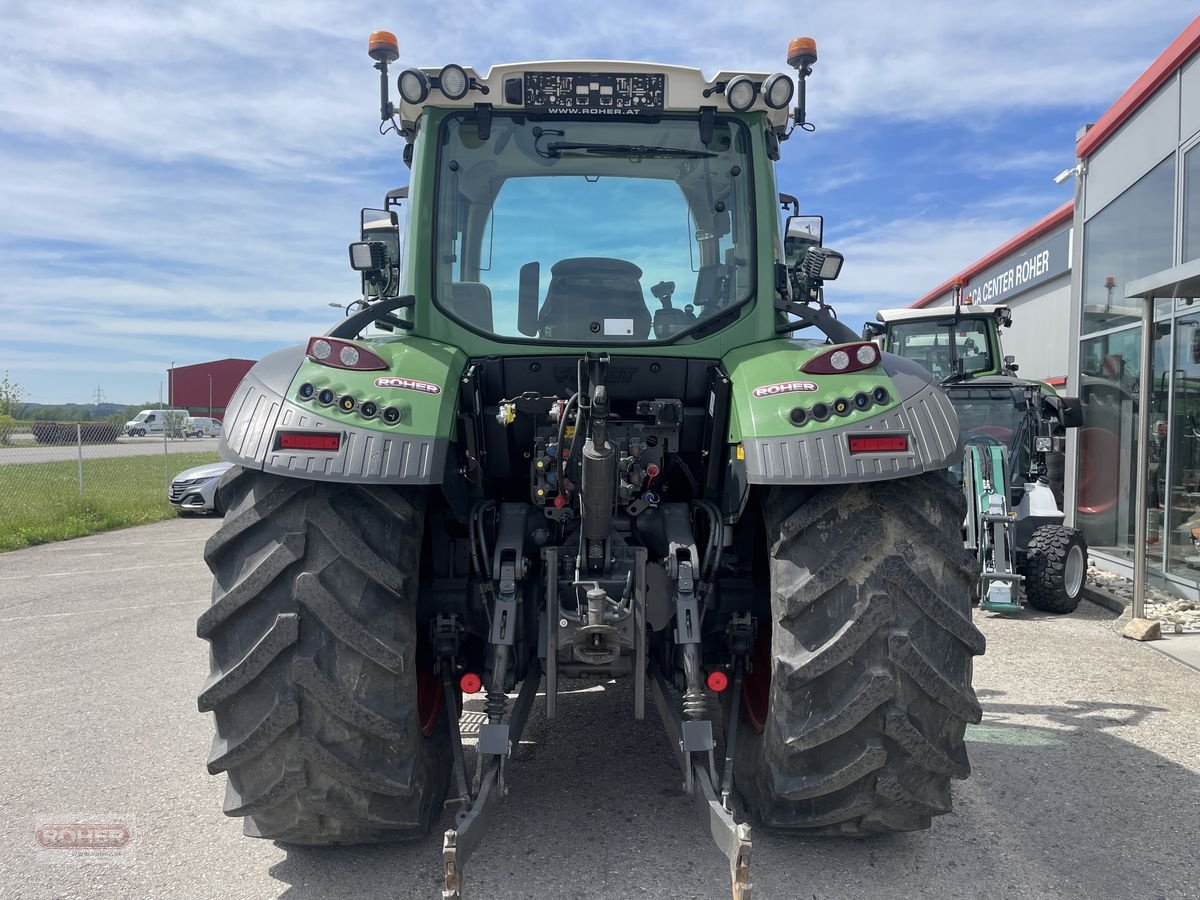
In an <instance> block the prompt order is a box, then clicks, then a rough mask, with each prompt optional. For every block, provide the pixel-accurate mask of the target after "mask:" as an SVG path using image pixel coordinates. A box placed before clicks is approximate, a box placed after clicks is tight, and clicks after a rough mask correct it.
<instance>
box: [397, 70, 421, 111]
mask: <svg viewBox="0 0 1200 900" xmlns="http://www.w3.org/2000/svg"><path fill="white" fill-rule="evenodd" d="M396 87H398V88H399V89H400V96H401V97H403V98H404V102H405V103H411V104H413V105H416V104H418V103H424V102H425V98H426V97H428V96H429V77H428V76H427V75H426V74H425V73H424V72H422V71H421V70H420V69H405V70H404V71H403V72H401V73H400V77H399V78H398V79H396Z"/></svg>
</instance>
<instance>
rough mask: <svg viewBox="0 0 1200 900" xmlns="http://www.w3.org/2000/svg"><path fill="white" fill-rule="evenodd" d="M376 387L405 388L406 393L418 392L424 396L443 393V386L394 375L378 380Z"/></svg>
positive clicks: (376, 380)
mask: <svg viewBox="0 0 1200 900" xmlns="http://www.w3.org/2000/svg"><path fill="white" fill-rule="evenodd" d="M375 387H381V388H403V389H404V390H406V391H417V392H419V393H422V394H440V393H441V392H442V387H441V385H438V384H431V383H430V382H428V381H420V380H418V379H416V378H400V377H397V376H394V375H389V376H385V377H382V378H376V379H375Z"/></svg>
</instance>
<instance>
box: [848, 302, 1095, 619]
mask: <svg viewBox="0 0 1200 900" xmlns="http://www.w3.org/2000/svg"><path fill="white" fill-rule="evenodd" d="M876 319H877V320H878V321H877V322H868V323H867V325H866V327H865V328H864V331H863V334H864V337H873V338H877V339H879V341H880V344H881V345H882V347H883V349H884V350H886V351H889V352H892V353H896V354H898V355H901V356H904V357H905V358H906V359H910V360H913V361H915V362H918V363H920V364H921V365H922V366H924V367H925V368H927V369H928V370H929V371H930V372H932V373H933V374H934V375H935V376H937V377H938V378H940V379H941V381H942V385H943V387H944V388H945V390H946V393H947V394H948V395H949V397H950V400H951V402H952V403H953V404H954V409H955V411H956V412H957V413H958V418H959V423H960V426H961V428H962V433H963V445H964V454H963V464H962V467H961V468H960V467H957V466H956V467H954V468H952V469H951V475H952V476H953V477H954V478H955V480H956V481H957V482H958V483H960V484H962V486H963V491H964V494H965V496H966V500H967V516H966V519H965V522H964V538H965V543H966V547H967V550H968V551H969V552H970V553H971V554H972V556H973V557H974V558H975V564H976V566H977V573H978V579H979V594H980V601H979V602H980V607H981V608H982V609H983V610H985V611H988V612H1001V613H1004V612H1015V611H1017V610H1018V609H1020V600H1019V597H1020V594H1019V592H1018V588H1020V587H1023V588H1024V596H1025V599H1026V601H1027V602H1028V604H1029V605H1030V606H1031V607H1033V608H1034V609H1038V610H1042V611H1044V612H1052V613H1069V612H1073V611H1074V610H1075V608H1076V607H1077V606H1078V605H1079V600H1080V598H1081V597H1082V595H1083V584H1084V579H1085V577H1086V574H1087V543H1086V542H1085V541H1084V538H1083V534H1082V532H1080V531H1078V530H1077V529H1075V528H1070V527H1068V526H1067V525H1065V524H1064V516H1063V512H1062V509H1061V506H1062V499H1063V492H1062V476H1063V470H1064V466H1063V459H1064V454H1063V447H1062V438H1063V435H1064V434H1065V430H1066V429H1068V428H1077V427H1079V426H1080V425H1081V424H1082V422H1083V417H1082V411H1081V407H1080V404H1079V401H1078V400H1077V399H1072V398H1067V397H1060V396H1059V395H1058V394H1057V392H1056V391H1055V390H1054V388H1052V387H1050V385H1048V384H1045V383H1044V382H1040V381H1031V380H1029V379H1026V378H1021V377H1019V376H1018V375H1017V364H1016V361H1015V360H1014V359H1013V357H1011V356H1005V355H1004V351H1003V348H1002V345H1001V342H1000V328H1001V326H1008V325H1010V324H1011V323H1012V316H1011V313H1010V311H1009V309H1008V307H1006V306H984V305H975V306H973V305H966V306H962V305H957V304H956V305H955V307H954V308H946V307H935V308H932V309H892V310H883V311H882V312H880V313H878V314H877V316H876Z"/></svg>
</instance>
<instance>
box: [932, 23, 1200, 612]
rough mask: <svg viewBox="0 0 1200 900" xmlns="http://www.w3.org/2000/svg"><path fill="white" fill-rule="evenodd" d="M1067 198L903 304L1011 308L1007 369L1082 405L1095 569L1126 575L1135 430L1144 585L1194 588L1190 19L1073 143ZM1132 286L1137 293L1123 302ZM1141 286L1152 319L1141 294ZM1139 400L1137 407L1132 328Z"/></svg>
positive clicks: (1199, 77)
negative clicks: (1143, 385)
mask: <svg viewBox="0 0 1200 900" xmlns="http://www.w3.org/2000/svg"><path fill="white" fill-rule="evenodd" d="M1075 155H1076V157H1077V160H1078V166H1077V167H1076V169H1075V170H1074V175H1075V198H1074V200H1073V201H1072V202H1069V203H1067V204H1064V205H1063V206H1062V207H1060V208H1058V209H1056V210H1054V211H1052V212H1050V213H1049V214H1048V215H1046V216H1045V217H1044V218H1043V219H1041V220H1040V221H1039V222H1037V223H1035V224H1033V225H1032V226H1031V227H1030V228H1028V229H1027V230H1025V231H1024V232H1022V233H1021V234H1019V235H1016V236H1015V237H1014V238H1012V239H1011V240H1009V241H1008V242H1006V243H1005V244H1004V245H1003V246H1001V247H999V248H997V249H996V250H995V251H994V252H992V253H990V254H988V255H987V256H986V257H984V258H983V259H981V260H979V261H978V262H976V263H974V264H972V265H970V266H968V267H967V268H966V269H964V270H962V271H961V272H959V273H957V274H956V275H954V276H953V277H951V278H949V279H947V281H946V282H945V283H943V284H941V285H939V286H938V287H937V288H935V289H933V290H932V291H930V292H929V293H928V294H926V295H925V296H923V297H921V298H920V299H918V300H917V301H916V302H915V303H914V304H913V305H914V306H922V307H924V306H939V305H950V304H952V303H953V299H954V291H955V288H956V284H962V283H963V282H964V281H965V282H966V284H965V286H963V287H962V291H963V295H964V297H965V298H970V299H971V300H972V301H973V302H976V303H1000V304H1004V305H1007V306H1009V307H1010V308H1011V309H1012V315H1013V324H1012V327H1011V328H1010V329H1008V330H1007V331H1006V332H1005V333H1004V337H1003V340H1004V345H1005V346H1004V349H1005V353H1008V354H1011V355H1013V356H1015V357H1016V358H1017V361H1018V363H1019V364H1020V374H1021V375H1023V376H1027V377H1031V378H1039V379H1047V380H1050V381H1051V382H1052V383H1055V384H1056V385H1059V386H1060V387H1059V389H1060V391H1062V392H1064V393H1066V394H1067V395H1070V396H1078V397H1079V398H1080V399H1081V400H1082V402H1083V410H1084V427H1083V428H1081V429H1078V430H1073V431H1072V432H1071V433H1070V435H1069V436H1068V440H1067V454H1068V460H1067V475H1066V496H1067V502H1066V510H1065V511H1066V515H1067V521H1068V524H1072V523H1073V524H1074V525H1075V526H1076V527H1078V528H1080V529H1082V530H1083V532H1084V534H1085V536H1086V538H1087V541H1088V545H1089V547H1090V549H1091V552H1092V556H1093V558H1094V559H1095V560H1096V561H1097V562H1098V563H1099V564H1100V565H1101V566H1103V567H1104V568H1108V569H1110V570H1112V571H1116V572H1121V573H1122V574H1132V560H1133V556H1134V548H1135V546H1136V542H1135V538H1134V532H1135V524H1136V521H1137V516H1136V514H1135V500H1136V490H1135V486H1136V476H1135V472H1136V471H1137V460H1138V451H1139V442H1140V440H1141V439H1143V438H1145V439H1146V441H1147V445H1146V447H1145V454H1146V455H1145V459H1146V470H1147V473H1148V479H1147V485H1146V506H1147V515H1146V552H1147V572H1148V574H1149V576H1150V578H1151V580H1152V581H1154V582H1156V583H1158V584H1160V585H1161V586H1164V587H1167V588H1169V589H1170V590H1171V591H1172V592H1173V593H1176V594H1180V595H1182V596H1186V597H1190V598H1192V599H1196V598H1197V597H1198V596H1200V302H1195V301H1196V300H1197V298H1200V18H1198V19H1196V20H1195V21H1194V22H1192V24H1191V25H1190V26H1188V28H1187V29H1186V30H1185V31H1184V33H1183V34H1181V35H1180V36H1179V37H1178V38H1177V39H1176V40H1175V41H1174V42H1173V43H1172V44H1171V46H1170V47H1168V48H1167V49H1166V50H1165V51H1164V52H1163V54H1162V55H1161V56H1160V57H1159V58H1158V59H1157V60H1155V61H1154V63H1153V64H1152V65H1151V66H1150V68H1148V69H1147V70H1146V71H1145V73H1143V74H1142V76H1141V77H1140V78H1138V80H1137V81H1136V82H1134V84H1133V85H1131V86H1130V88H1129V89H1128V90H1127V91H1126V92H1125V93H1124V94H1122V95H1121V97H1119V98H1118V99H1117V101H1116V102H1115V103H1114V104H1113V106H1112V107H1111V108H1110V109H1109V110H1108V111H1107V112H1106V113H1105V114H1104V115H1103V116H1101V117H1100V118H1099V119H1098V120H1097V121H1096V123H1095V124H1094V125H1091V126H1089V127H1085V128H1084V129H1082V130H1081V132H1080V134H1079V136H1078V140H1077V143H1076V145H1075ZM1132 294H1136V295H1139V296H1130V295H1132ZM1148 295H1149V296H1152V300H1150V301H1146V302H1147V303H1149V302H1152V303H1153V324H1152V326H1151V327H1150V328H1148V329H1144V328H1143V324H1142V323H1143V321H1144V318H1143V310H1146V316H1145V320H1149V319H1150V314H1149V310H1148V308H1147V307H1146V306H1145V303H1144V302H1143V300H1142V299H1141V297H1142V296H1148ZM1144 332H1147V333H1148V334H1149V342H1148V343H1149V353H1148V354H1146V356H1147V358H1148V359H1149V360H1150V363H1151V369H1150V372H1149V386H1150V387H1149V399H1148V400H1147V402H1146V403H1145V404H1144V405H1143V404H1142V403H1141V402H1140V396H1141V390H1140V380H1139V375H1140V372H1141V365H1142V358H1143V351H1142V347H1143V334H1144Z"/></svg>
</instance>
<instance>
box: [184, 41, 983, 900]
mask: <svg viewBox="0 0 1200 900" xmlns="http://www.w3.org/2000/svg"><path fill="white" fill-rule="evenodd" d="M369 52H370V56H371V57H372V59H374V60H375V68H376V69H377V70H378V71H379V79H380V95H381V96H380V120H381V126H380V127H381V131H384V132H386V133H391V132H394V133H396V134H398V135H399V137H400V138H401V139H402V140H403V143H404V146H403V151H402V153H398V154H397V156H398V157H399V159H398V160H397V164H398V165H399V164H400V162H401V160H402V161H403V164H404V165H406V166H407V167H408V168H409V169H410V170H411V171H410V176H409V183H408V185H407V186H406V188H401V189H398V190H396V191H392V192H391V193H390V194H389V195H388V200H387V202H386V203H385V205H384V208H383V209H380V210H364V212H363V218H362V223H363V232H362V240H360V241H357V242H355V243H354V244H352V245H351V246H350V261H351V265H352V267H353V268H354V269H355V270H357V271H359V272H360V273H361V278H362V297H361V299H360V300H358V301H356V302H355V303H354V304H352V307H351V308H350V309H349V310H348V315H347V316H346V317H345V318H344V319H342V320H341V321H339V322H338V323H336V324H335V325H333V327H332V328H330V329H329V330H328V331H327V332H326V333H325V334H321V335H314V336H313V337H312V338H311V339H309V340H308V341H307V342H306V343H305V344H303V345H301V346H297V347H294V348H289V349H285V350H281V351H278V352H276V353H273V354H271V355H269V356H267V357H265V358H264V359H263V360H261V361H260V362H259V363H258V364H257V365H256V366H255V367H254V368H253V369H252V370H251V371H250V372H249V373H248V374H247V376H246V377H245V379H244V380H243V381H242V383H241V384H240V386H239V387H238V388H237V391H236V393H235V395H234V397H233V398H232V399H231V401H230V403H229V406H228V412H227V415H226V419H225V423H226V427H225V431H224V434H223V436H222V439H221V445H220V449H221V454H222V455H223V456H224V458H225V459H227V460H229V461H230V462H232V463H234V464H235V467H234V468H233V469H232V470H231V472H230V473H229V475H228V477H227V478H226V480H225V481H224V482H223V484H222V486H221V501H222V505H223V506H224V507H225V508H226V509H227V510H228V513H227V518H226V520H225V523H224V525H223V526H222V528H221V529H220V530H219V531H217V532H216V533H215V534H214V535H213V537H212V538H211V540H209V542H208V544H207V546H206V548H205V557H206V560H207V562H208V565H209V566H210V568H211V569H212V572H213V575H214V586H213V598H212V605H211V607H210V608H209V609H208V611H207V612H205V613H204V614H203V615H202V616H201V617H200V620H199V623H198V628H197V631H198V634H199V636H200V637H201V638H203V639H205V640H207V641H208V642H209V644H210V647H211V676H210V678H209V680H208V681H207V683H206V684H205V685H204V687H203V689H202V692H201V694H200V698H199V706H200V709H201V710H202V711H211V712H212V713H213V715H214V719H215V723H216V737H215V739H214V743H213V748H212V752H211V755H210V757H209V759H208V769H209V771H210V772H211V773H213V774H218V773H225V775H226V776H227V783H228V787H227V792H226V799H225V804H224V811H225V813H226V814H228V815H230V816H236V817H242V818H243V819H244V828H245V831H246V833H247V834H248V835H252V836H256V837H263V838H270V839H274V840H276V841H280V842H282V843H284V844H299V845H329V844H351V843H359V842H373V841H394V840H404V839H412V838H419V837H421V836H422V835H425V834H427V833H428V831H429V830H430V829H431V828H433V827H434V826H435V824H436V823H438V822H439V821H441V820H442V818H443V815H444V816H445V817H446V821H447V822H449V821H451V819H452V822H453V827H452V828H450V829H449V830H447V831H446V832H445V833H444V835H443V849H442V853H443V859H442V871H443V888H442V891H443V897H447V898H451V897H460V896H462V892H463V890H464V870H465V866H466V863H467V860H468V859H469V857H470V855H471V853H472V851H473V850H474V849H475V848H476V847H477V846H478V844H479V842H480V840H481V838H482V835H483V832H484V830H485V829H486V827H487V824H488V821H489V819H490V817H491V816H492V815H493V813H494V811H495V809H496V805H497V804H498V803H499V802H501V798H502V797H503V796H504V794H505V792H506V783H507V782H509V781H510V780H511V779H513V778H515V777H517V775H518V774H522V775H524V774H526V773H525V772H524V771H521V772H518V771H517V767H510V765H509V757H510V754H511V752H512V749H513V748H514V747H515V746H516V745H517V742H518V741H519V739H520V736H521V733H522V729H523V727H524V725H525V723H526V721H527V719H528V716H529V713H530V709H531V707H532V706H533V704H534V702H535V697H536V695H537V694H538V692H539V691H542V692H544V696H545V700H544V703H545V715H546V717H547V719H548V722H549V725H550V726H551V727H553V725H554V721H555V716H556V711H557V706H558V693H559V689H560V687H559V686H560V684H563V683H564V682H565V680H567V679H570V680H571V681H570V684H577V683H578V681H577V680H578V679H585V680H587V679H591V680H593V681H594V682H596V683H606V682H608V681H610V680H613V679H622V680H625V681H628V682H629V683H630V687H631V692H632V698H633V699H632V703H631V708H630V709H629V716H630V719H631V720H634V719H640V718H642V717H643V716H644V715H645V712H646V708H647V705H652V707H653V708H654V709H655V710H656V712H657V713H658V714H659V715H660V717H661V719H662V721H663V725H664V730H665V732H666V734H667V737H668V741H669V745H670V748H671V750H672V752H673V753H674V754H675V756H676V757H677V759H678V764H679V775H680V784H681V785H682V787H683V790H685V791H686V792H687V793H689V794H690V795H691V796H692V797H693V798H694V800H695V802H696V805H697V808H698V809H699V812H700V815H701V816H702V817H703V820H704V822H705V825H706V827H707V828H708V829H709V831H710V832H711V834H712V836H713V839H714V841H715V843H716V844H717V846H718V847H719V848H720V850H721V851H722V852H723V853H724V855H725V856H726V857H727V859H728V861H729V867H730V884H731V888H732V892H733V895H734V897H735V898H748V897H749V896H750V892H751V879H750V870H749V866H750V854H751V848H752V840H751V823H752V822H755V823H761V824H762V825H765V826H768V827H771V828H777V829H782V830H786V831H791V832H795V833H796V834H799V835H847V836H850V835H872V834H879V833H887V832H897V831H910V830H915V829H922V828H925V827H927V826H928V825H929V823H930V819H931V817H933V816H936V815H941V814H944V813H946V812H948V811H949V810H950V808H951V792H950V782H951V779H954V778H964V777H966V776H967V774H968V771H969V764H968V761H967V755H966V749H965V746H964V741H963V736H964V730H965V727H966V724H967V723H969V722H977V721H979V718H980V706H979V703H978V701H977V699H976V696H975V693H974V691H973V689H972V686H971V669H972V660H973V658H974V657H975V656H977V655H978V654H980V653H982V652H983V650H984V639H983V637H982V635H981V634H980V632H979V631H977V630H976V628H975V626H974V625H973V624H972V621H971V612H970V606H969V603H970V600H969V595H970V586H971V581H972V577H973V573H972V572H970V571H969V570H968V568H967V567H966V566H965V564H964V559H963V554H962V545H961V538H960V534H959V528H960V525H961V522H962V518H963V496H962V493H961V491H959V490H957V489H955V488H954V487H953V486H952V485H951V483H950V481H949V480H948V479H947V478H946V477H945V475H944V471H945V470H946V469H947V468H948V467H950V466H952V465H954V464H956V463H957V462H958V461H959V459H960V444H959V427H958V420H957V417H956V415H955V413H954V409H953V407H952V406H951V404H950V402H949V400H948V399H947V397H946V394H945V392H944V391H943V390H942V388H941V386H940V385H939V383H938V381H937V379H936V378H934V377H933V376H931V375H930V373H929V372H928V371H926V370H925V369H924V368H922V367H920V366H919V365H917V364H915V363H913V362H910V361H908V360H905V359H903V358H901V357H899V356H896V355H893V354H888V353H883V352H881V351H880V350H879V349H878V348H877V347H876V345H875V344H873V343H872V342H870V341H864V340H862V339H860V338H859V337H858V336H857V335H855V334H854V333H853V332H852V331H851V330H850V329H849V328H847V327H846V326H845V325H844V324H843V323H841V322H839V321H838V319H837V317H836V315H835V314H834V312H833V310H832V309H831V308H830V306H829V305H828V304H826V303H825V300H824V285H825V283H826V282H827V281H830V280H833V279H835V278H836V277H837V275H838V274H839V272H840V270H841V267H842V263H843V259H842V256H841V254H839V253H837V252H836V251H835V250H833V249H831V248H828V247H824V246H823V244H822V228H821V220H820V218H819V217H814V216H800V215H799V214H798V213H799V210H798V208H796V207H797V205H798V204H796V203H795V202H794V201H791V200H790V199H789V198H788V197H787V196H786V195H783V200H782V202H784V203H787V204H788V205H789V207H790V208H791V211H792V212H793V215H790V216H788V217H787V221H786V224H785V225H784V227H781V219H782V207H781V195H780V194H779V193H778V189H777V185H776V181H775V165H774V164H775V162H776V160H778V159H779V156H780V148H781V144H782V143H783V141H784V140H785V139H787V138H788V137H789V136H790V135H791V134H792V133H793V132H794V130H795V129H797V128H798V129H801V130H809V129H811V127H812V126H811V124H810V123H809V122H808V120H807V117H806V112H805V93H804V89H805V85H806V79H807V77H808V76H809V75H810V74H811V72H812V66H813V64H814V63H815V62H816V45H815V43H814V42H813V41H812V40H811V39H807V38H801V39H798V40H795V41H793V42H792V43H791V45H790V46H789V50H788V62H789V65H790V66H791V67H792V68H793V69H795V71H796V77H795V78H793V77H792V76H791V75H789V74H786V73H755V72H721V73H719V74H717V75H716V76H715V77H713V78H707V77H706V76H705V75H703V74H702V73H701V72H700V71H699V70H697V69H691V68H684V67H679V66H671V65H656V64H650V63H632V62H607V61H596V60H588V61H577V62H534V63H517V64H512V65H497V66H493V67H492V68H491V69H490V70H488V71H487V72H486V73H480V72H479V71H477V70H475V69H474V68H472V67H470V66H461V65H457V64H449V65H446V66H443V67H441V68H407V69H404V70H403V71H401V72H399V74H398V75H396V76H395V87H394V90H395V93H393V82H392V77H393V69H392V68H391V66H392V64H393V63H395V61H396V60H397V59H398V57H399V50H398V46H397V42H396V39H395V37H394V36H393V35H391V34H389V33H387V32H377V33H375V34H373V35H372V36H371V38H370V42H369ZM397 94H398V96H397ZM402 217H403V218H404V219H405V222H404V224H403V230H402V237H403V240H401V239H400V237H401V218H402ZM471 695H479V699H478V700H477V701H476V702H479V701H482V708H483V715H482V718H486V722H484V723H483V724H482V725H481V726H480V729H479V733H478V743H477V747H476V752H475V759H476V765H474V766H468V761H467V760H468V757H467V754H466V753H465V752H464V748H463V736H462V733H461V731H460V728H459V719H460V710H461V709H462V704H463V702H464V697H467V696H471ZM647 698H649V699H650V701H651V702H650V704H647ZM597 727H604V728H606V729H610V728H619V727H621V724H620V723H619V722H605V723H604V725H603V726H600V725H597ZM520 768H521V769H522V770H523V769H524V766H522V767H520ZM530 768H532V766H531V767H530ZM585 774H586V773H582V772H581V773H580V781H579V791H580V800H579V802H580V805H581V809H582V808H584V807H585V805H586V802H587V801H586V796H585V794H586V790H587V788H586V785H587V784H588V781H587V778H586V777H585Z"/></svg>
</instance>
